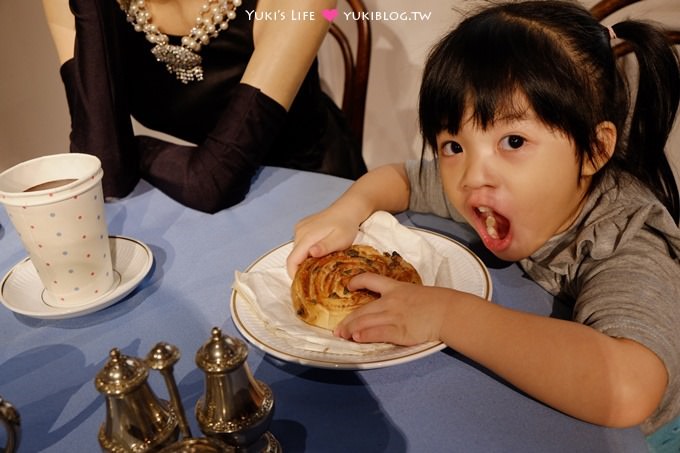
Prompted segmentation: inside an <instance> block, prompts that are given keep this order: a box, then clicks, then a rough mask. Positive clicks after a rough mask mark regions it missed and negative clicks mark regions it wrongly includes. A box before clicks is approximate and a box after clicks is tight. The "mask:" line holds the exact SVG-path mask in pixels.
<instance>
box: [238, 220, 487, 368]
mask: <svg viewBox="0 0 680 453" xmlns="http://www.w3.org/2000/svg"><path fill="white" fill-rule="evenodd" d="M410 229H411V230H413V231H414V232H415V233H417V234H419V235H421V236H422V237H423V238H424V239H425V240H427V241H428V242H429V243H430V244H432V246H433V247H434V248H435V250H436V251H437V252H439V253H440V254H442V255H444V256H446V257H448V258H449V263H450V266H451V275H455V276H456V284H455V289H458V290H461V291H466V292H469V293H472V294H476V295H477V296H479V297H482V298H484V299H487V300H491V291H492V287H491V276H490V275H489V271H488V269H487V268H486V266H485V265H484V263H482V261H481V260H480V259H479V258H478V257H477V256H476V255H475V254H474V253H472V252H471V251H470V250H469V249H468V248H467V247H465V246H464V245H462V244H460V243H458V242H456V241H454V240H453V239H451V238H448V237H446V236H442V235H440V234H437V233H433V232H431V231H426V230H421V229H419V228H410ZM292 248H293V243H292V242H288V243H286V244H283V245H281V246H279V247H277V248H275V249H274V250H272V251H270V252H268V253H267V254H265V255H264V256H262V257H260V258H259V259H258V260H256V261H255V262H254V263H253V264H251V265H250V266H249V267H248V269H246V271H245V272H248V271H251V270H253V271H254V270H265V269H271V268H273V267H279V266H285V262H286V257H287V256H288V254H289V253H290V251H291V250H292ZM230 305H231V318H232V320H233V321H234V324H235V325H236V328H237V329H238V330H239V332H241V334H242V335H243V336H244V337H245V338H246V339H247V340H248V341H250V342H251V343H252V344H254V345H255V346H256V347H257V348H259V349H261V350H262V351H264V352H265V353H268V354H271V355H272V356H274V357H276V358H279V359H281V360H284V361H287V362H293V363H298V364H301V365H307V366H313V367H318V368H329V369H349V370H356V369H371V368H381V367H386V366H391V365H398V364H400V363H406V362H410V361H412V360H416V359H419V358H421V357H425V356H427V355H430V354H433V353H435V352H437V351H440V350H442V349H444V348H445V347H446V345H445V344H443V343H441V342H431V343H426V344H421V345H417V346H409V347H404V346H392V347H390V348H388V349H385V348H384V345H383V347H381V348H376V350H375V351H370V352H367V353H364V354H361V355H349V354H341V353H334V352H333V351H332V350H328V351H325V352H315V351H310V350H306V349H302V348H298V347H295V346H291V345H289V344H288V342H287V341H286V340H285V338H284V337H281V336H278V335H276V334H275V333H273V332H272V331H271V330H269V329H267V327H266V325H265V323H264V322H263V321H262V320H261V318H260V317H259V316H258V314H257V313H256V312H255V310H254V309H253V308H252V307H251V305H250V304H249V303H248V302H247V301H246V300H245V299H244V298H243V297H242V296H241V295H240V294H239V293H238V291H235V290H234V291H232V294H231V304H230ZM301 322H302V321H301ZM303 324H304V323H303ZM309 328H310V329H312V327H311V326H310V327H309Z"/></svg>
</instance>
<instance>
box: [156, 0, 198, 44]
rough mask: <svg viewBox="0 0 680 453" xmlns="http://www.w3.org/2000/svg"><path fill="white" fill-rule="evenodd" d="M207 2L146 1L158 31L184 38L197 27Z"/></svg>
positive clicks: (196, 0)
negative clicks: (196, 22)
mask: <svg viewBox="0 0 680 453" xmlns="http://www.w3.org/2000/svg"><path fill="white" fill-rule="evenodd" d="M206 1H207V0H146V9H147V10H148V11H149V13H150V14H151V17H152V21H153V23H154V24H155V25H156V26H157V27H158V29H159V30H160V31H161V32H163V33H165V34H168V35H176V36H184V35H187V34H189V32H190V31H191V28H192V27H193V26H194V25H195V21H196V17H197V16H198V15H199V12H200V11H201V7H202V6H203V5H204V4H205V3H206Z"/></svg>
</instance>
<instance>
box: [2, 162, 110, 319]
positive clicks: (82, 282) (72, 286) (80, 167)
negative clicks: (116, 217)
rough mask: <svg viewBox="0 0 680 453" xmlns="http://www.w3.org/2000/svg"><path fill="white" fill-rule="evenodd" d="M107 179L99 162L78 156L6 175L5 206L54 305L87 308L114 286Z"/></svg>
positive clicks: (19, 167)
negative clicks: (106, 207)
mask: <svg viewBox="0 0 680 453" xmlns="http://www.w3.org/2000/svg"><path fill="white" fill-rule="evenodd" d="M102 175H103V171H102V168H101V162H100V161H99V159H98V158H97V157H95V156H92V155H89V154H77V153H67V154H54V155H49V156H44V157H38V158H36V159H32V160H29V161H26V162H22V163H20V164H18V165H16V166H14V167H12V168H10V169H8V170H5V171H4V172H2V173H0V203H2V204H3V205H5V209H6V210H7V213H8V215H9V218H10V219H11V221H12V224H13V225H14V228H16V230H17V232H18V233H19V236H20V237H21V241H22V242H23V244H24V247H25V248H26V250H27V251H28V254H29V257H30V259H31V262H32V263H33V265H34V266H35V269H36V271H37V272H38V276H39V277H40V281H41V282H42V283H43V285H44V286H45V291H44V292H43V299H44V301H45V303H47V304H48V305H52V306H56V307H65V306H77V305H82V304H84V303H87V302H88V301H91V300H93V299H96V298H98V297H100V296H102V295H104V294H105V293H107V292H108V291H109V290H111V289H112V287H113V286H114V283H115V280H116V279H115V276H114V271H113V269H112V259H111V249H110V245H109V237H108V228H107V224H106V217H105V213H104V196H103V193H102V182H101V180H102Z"/></svg>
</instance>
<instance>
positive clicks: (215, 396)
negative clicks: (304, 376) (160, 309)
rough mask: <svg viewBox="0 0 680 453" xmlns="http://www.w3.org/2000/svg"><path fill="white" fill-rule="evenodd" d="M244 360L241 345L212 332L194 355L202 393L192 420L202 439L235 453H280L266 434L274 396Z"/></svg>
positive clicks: (278, 445)
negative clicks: (215, 441) (201, 377)
mask: <svg viewBox="0 0 680 453" xmlns="http://www.w3.org/2000/svg"><path fill="white" fill-rule="evenodd" d="M247 357H248V348H247V346H246V344H245V343H244V342H242V341H241V340H239V339H236V338H232V337H229V336H226V335H222V332H221V330H220V329H219V328H217V327H214V328H213V329H212V332H211V337H210V339H209V340H208V341H207V342H206V343H205V344H204V345H203V346H201V347H200V348H199V350H198V351H197V352H196V365H198V367H199V368H200V369H201V370H202V371H203V372H204V374H205V394H204V395H203V396H202V397H201V398H200V399H199V400H198V402H197V403H196V419H197V421H198V424H199V426H200V428H201V431H202V432H203V433H204V434H205V435H206V436H208V437H212V438H216V439H219V440H221V441H223V442H224V443H226V444H228V445H231V446H233V447H236V448H237V449H238V451H239V452H267V453H277V452H281V446H280V444H279V442H278V441H277V440H276V438H275V437H274V436H273V435H272V434H271V433H270V432H268V431H267V430H268V429H269V425H270V423H271V419H272V416H273V413H274V395H273V393H272V391H271V389H270V388H269V386H267V385H266V384H265V383H263V382H261V381H258V380H256V379H255V378H254V377H253V375H252V373H251V372H250V368H249V367H248V363H247V362H246V359H247Z"/></svg>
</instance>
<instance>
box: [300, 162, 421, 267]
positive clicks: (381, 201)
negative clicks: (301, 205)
mask: <svg viewBox="0 0 680 453" xmlns="http://www.w3.org/2000/svg"><path fill="white" fill-rule="evenodd" d="M409 195H410V186H409V181H408V177H407V176H406V169H405V167H404V164H390V165H385V166H382V167H378V168H376V169H374V170H371V171H369V172H368V173H366V174H365V175H363V176H362V177H361V178H359V179H358V180H357V181H356V182H354V183H353V184H352V185H351V186H350V188H349V189H347V191H346V192H345V193H344V194H342V196H340V198H338V199H337V200H336V201H335V202H334V203H333V204H331V205H330V206H329V207H328V208H326V209H324V210H323V211H321V212H319V213H317V214H313V215H311V216H309V217H306V218H304V219H302V220H301V221H300V222H299V223H298V224H297V225H296V226H295V246H294V247H293V250H292V251H291V253H290V255H289V256H288V261H287V267H288V273H289V274H290V275H291V276H293V275H295V271H296V270H297V267H298V265H299V264H300V263H301V262H302V261H303V260H304V259H305V258H306V257H307V256H309V255H311V256H324V255H326V254H328V253H330V252H333V251H335V250H341V249H343V248H346V247H349V246H350V245H351V244H352V241H353V240H354V238H355V237H356V235H357V232H358V231H359V225H361V223H362V222H363V221H364V220H366V219H367V218H368V217H369V216H370V215H371V214H373V213H374V212H375V211H389V212H399V211H404V210H406V209H407V208H408V202H409Z"/></svg>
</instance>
